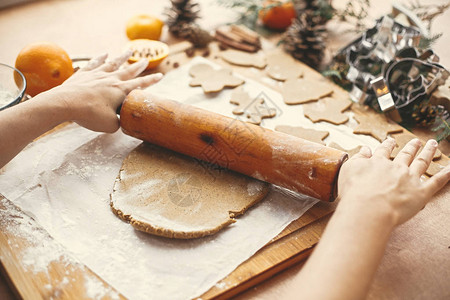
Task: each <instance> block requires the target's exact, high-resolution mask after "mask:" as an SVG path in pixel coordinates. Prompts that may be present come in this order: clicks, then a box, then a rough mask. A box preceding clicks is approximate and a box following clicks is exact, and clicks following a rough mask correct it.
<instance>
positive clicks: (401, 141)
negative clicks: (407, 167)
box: [391, 132, 442, 160]
mask: <svg viewBox="0 0 450 300" xmlns="http://www.w3.org/2000/svg"><path fill="white" fill-rule="evenodd" d="M392 138H394V139H395V142H396V143H397V146H396V147H395V148H394V151H392V153H391V158H394V157H396V156H397V154H398V153H399V152H400V150H402V149H403V147H405V145H406V144H407V143H408V142H409V141H410V140H412V139H414V138H416V136H414V135H413V134H411V133H408V132H404V133H399V134H393V135H392ZM422 149H423V144H422V147H420V149H419V151H418V152H417V154H419V153H420V151H422ZM441 156H442V152H441V151H440V150H439V149H437V150H436V153H434V156H433V160H438V159H440V158H441Z"/></svg>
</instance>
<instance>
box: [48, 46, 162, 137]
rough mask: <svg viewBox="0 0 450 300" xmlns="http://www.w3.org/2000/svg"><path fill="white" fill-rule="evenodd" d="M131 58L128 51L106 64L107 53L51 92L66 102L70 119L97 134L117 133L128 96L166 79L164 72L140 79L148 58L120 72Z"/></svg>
mask: <svg viewBox="0 0 450 300" xmlns="http://www.w3.org/2000/svg"><path fill="white" fill-rule="evenodd" d="M130 55H131V52H126V53H124V54H123V55H121V56H119V57H117V58H115V59H113V60H111V61H109V62H105V60H106V58H107V55H106V54H105V55H101V56H99V57H97V58H94V59H92V60H91V61H90V62H89V63H88V65H87V66H86V67H84V68H82V69H80V70H79V71H77V72H76V73H75V74H73V75H72V76H71V77H70V78H69V79H68V80H66V81H65V82H64V83H63V84H62V85H61V86H58V87H56V88H54V89H52V90H50V91H48V92H51V93H53V95H52V96H53V97H55V98H56V99H59V100H61V101H62V102H63V103H64V105H65V106H66V108H67V112H68V113H69V115H68V116H67V119H69V120H72V121H74V122H76V123H78V124H79V125H81V126H83V127H86V128H88V129H91V130H94V131H103V132H115V131H116V130H117V129H119V120H118V117H117V115H116V110H117V108H118V107H119V105H120V104H121V103H122V102H123V100H124V99H125V97H126V95H128V93H129V92H131V91H132V90H133V89H136V88H146V87H148V86H150V85H151V84H154V83H156V82H158V81H159V80H160V79H161V78H162V74H161V73H158V74H152V75H147V76H143V77H138V78H136V77H137V76H138V75H139V74H140V73H142V72H143V71H144V70H145V68H146V67H147V64H148V60H147V59H142V60H140V61H139V62H137V63H135V64H132V65H128V66H125V67H123V68H121V69H119V67H120V66H121V65H122V64H123V63H125V62H126V61H127V59H128V58H129V57H130ZM56 99H53V101H55V100H56Z"/></svg>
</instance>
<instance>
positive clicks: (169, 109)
mask: <svg viewBox="0 0 450 300" xmlns="http://www.w3.org/2000/svg"><path fill="white" fill-rule="evenodd" d="M120 124H121V127H122V130H123V132H125V133H126V134H128V135H131V136H133V137H136V138H138V139H141V140H144V141H147V142H150V143H153V144H156V145H159V146H162V147H165V148H168V149H171V150H174V151H176V152H180V153H183V154H186V155H188V156H192V157H195V158H197V159H200V160H202V161H207V162H209V163H212V164H215V165H219V166H221V167H225V168H228V169H231V170H234V171H237V172H239V173H243V174H245V175H248V176H250V177H253V178H256V179H259V180H263V181H267V182H270V183H273V184H275V185H278V186H281V187H284V188H287V189H290V190H293V191H296V192H299V193H303V194H306V195H309V196H312V197H314V198H317V199H320V200H324V201H333V200H334V199H335V198H336V194H337V176H338V173H339V169H340V167H341V165H342V163H343V162H344V161H345V160H346V159H347V154H346V153H344V152H342V151H339V150H336V149H333V148H329V147H325V146H322V145H319V144H316V143H313V142H309V141H306V140H303V139H300V138H297V137H294V136H291V135H288V134H285V133H282V132H277V131H272V130H269V129H265V128H263V127H260V126H257V125H253V124H250V123H246V122H242V121H240V120H237V119H233V118H229V117H225V116H222V115H220V114H216V113H213V112H210V111H207V110H203V109H201V108H197V107H194V106H191V105H187V104H183V103H179V102H176V101H172V100H166V99H161V98H158V97H156V96H154V95H151V94H149V93H148V92H144V91H141V90H135V91H132V92H131V93H130V94H129V95H128V97H127V98H126V99H125V102H124V103H123V105H122V109H121V111H120Z"/></svg>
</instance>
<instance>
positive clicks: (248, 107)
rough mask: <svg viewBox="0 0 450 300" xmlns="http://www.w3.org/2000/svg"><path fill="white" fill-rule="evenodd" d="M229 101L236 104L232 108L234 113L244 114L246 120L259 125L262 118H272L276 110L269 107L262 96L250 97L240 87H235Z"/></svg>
mask: <svg viewBox="0 0 450 300" xmlns="http://www.w3.org/2000/svg"><path fill="white" fill-rule="evenodd" d="M230 103H232V104H236V105H237V107H236V108H235V109H233V114H235V115H245V117H246V118H247V120H246V121H247V122H250V123H253V124H256V125H259V124H261V121H262V119H264V118H273V117H274V116H275V115H276V113H277V110H276V109H275V108H273V107H269V105H268V103H267V102H266V101H265V99H264V97H262V96H261V97H258V98H254V99H253V98H251V97H250V95H249V94H248V93H247V92H246V91H244V89H242V88H238V89H235V90H234V91H233V93H232V95H231V99H230Z"/></svg>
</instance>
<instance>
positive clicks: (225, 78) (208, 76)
mask: <svg viewBox="0 0 450 300" xmlns="http://www.w3.org/2000/svg"><path fill="white" fill-rule="evenodd" d="M189 74H190V75H191V76H192V77H194V79H192V81H191V83H190V84H189V85H190V86H201V87H202V88H203V91H204V92H205V93H214V92H219V91H221V90H222V89H223V88H224V87H236V86H238V85H241V84H243V83H244V80H242V79H240V78H237V77H235V76H233V75H232V71H231V70H230V69H219V70H216V69H214V68H213V67H211V66H210V65H207V64H196V65H194V66H192V67H191V69H190V70H189Z"/></svg>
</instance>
